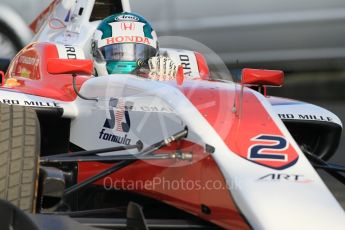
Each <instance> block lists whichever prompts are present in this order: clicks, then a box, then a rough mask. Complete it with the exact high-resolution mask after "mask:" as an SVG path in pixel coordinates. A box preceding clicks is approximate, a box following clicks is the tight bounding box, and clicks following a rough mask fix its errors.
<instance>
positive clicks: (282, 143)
mask: <svg viewBox="0 0 345 230" xmlns="http://www.w3.org/2000/svg"><path fill="white" fill-rule="evenodd" d="M251 141H255V142H261V143H259V144H254V145H252V146H250V147H249V149H248V159H250V160H257V161H260V160H262V161H264V160H266V161H267V160H268V161H287V160H288V159H287V156H288V155H287V154H286V153H284V152H283V151H284V150H286V149H287V148H288V144H287V141H286V140H285V138H284V137H281V136H275V135H268V134H261V135H259V136H256V137H254V138H252V139H251ZM262 142H265V144H263V143H262Z"/></svg>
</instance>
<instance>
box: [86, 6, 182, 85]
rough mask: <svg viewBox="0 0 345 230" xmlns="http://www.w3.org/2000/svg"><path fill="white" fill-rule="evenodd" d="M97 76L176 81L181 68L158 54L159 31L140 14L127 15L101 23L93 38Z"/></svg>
mask: <svg viewBox="0 0 345 230" xmlns="http://www.w3.org/2000/svg"><path fill="white" fill-rule="evenodd" d="M92 56H93V60H94V66H95V71H96V73H95V75H97V76H106V75H109V74H129V73H131V74H136V75H139V76H144V77H148V78H150V79H154V80H174V79H175V78H176V75H177V69H178V66H177V65H176V64H175V63H174V62H173V61H172V60H171V59H170V58H167V57H163V56H159V55H158V41H157V35H156V32H155V31H154V30H153V29H152V27H151V25H150V24H149V23H148V22H147V21H146V20H145V19H144V18H143V17H142V16H140V15H137V14H133V13H128V12H123V13H119V14H115V15H111V16H109V17H107V18H105V19H103V21H102V22H101V23H100V25H99V26H98V27H97V29H96V31H95V33H94V36H93V39H92Z"/></svg>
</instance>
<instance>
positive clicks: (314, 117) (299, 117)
mask: <svg viewBox="0 0 345 230" xmlns="http://www.w3.org/2000/svg"><path fill="white" fill-rule="evenodd" d="M278 116H279V118H280V119H296V120H311V121H333V120H332V118H331V117H326V116H322V115H312V114H282V113H280V114H278Z"/></svg>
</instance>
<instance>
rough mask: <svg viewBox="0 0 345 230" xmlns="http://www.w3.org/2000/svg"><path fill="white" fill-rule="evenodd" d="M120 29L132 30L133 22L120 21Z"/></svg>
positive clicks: (133, 27)
mask: <svg viewBox="0 0 345 230" xmlns="http://www.w3.org/2000/svg"><path fill="white" fill-rule="evenodd" d="M121 29H122V30H134V29H135V24H134V23H133V22H122V23H121Z"/></svg>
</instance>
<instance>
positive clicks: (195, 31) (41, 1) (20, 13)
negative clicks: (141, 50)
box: [0, 0, 345, 207]
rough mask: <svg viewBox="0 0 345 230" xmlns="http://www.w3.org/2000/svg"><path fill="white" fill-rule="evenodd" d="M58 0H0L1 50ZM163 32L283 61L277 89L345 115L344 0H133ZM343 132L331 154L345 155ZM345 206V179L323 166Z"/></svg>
mask: <svg viewBox="0 0 345 230" xmlns="http://www.w3.org/2000/svg"><path fill="white" fill-rule="evenodd" d="M107 1H112V0H105V2H107ZM50 2H51V0H0V57H9V58H11V57H13V56H14V55H15V54H16V52H17V51H18V50H19V49H21V48H22V47H23V46H24V45H25V44H27V43H28V42H29V41H30V39H31V38H32V36H33V34H32V32H31V31H30V29H29V28H28V25H29V24H30V23H31V22H32V21H33V20H34V18H35V17H36V16H37V15H38V14H39V12H41V11H42V10H43V9H45V8H46V7H47V6H48V5H49V3H50ZM130 4H131V8H132V11H133V12H137V13H139V14H141V15H143V16H145V17H146V18H147V19H148V20H149V21H150V22H151V23H152V26H153V28H155V29H156V30H157V33H158V36H165V35H172V36H183V37H188V38H192V39H194V40H197V41H199V42H201V43H203V44H204V45H206V46H208V47H209V48H211V49H212V50H213V51H215V52H216V53H217V54H218V55H219V56H220V57H221V58H222V60H223V61H224V62H225V63H226V65H227V67H228V68H229V69H231V70H237V69H241V68H243V67H252V68H267V69H281V70H284V71H285V73H286V80H285V85H284V86H283V87H282V88H272V89H270V90H269V93H270V94H271V95H275V96H283V97H288V98H294V99H298V100H304V101H307V102H311V103H314V104H317V105H320V106H323V107H325V108H326V109H329V110H331V111H333V112H334V113H335V114H337V115H338V116H339V117H340V119H341V120H342V121H343V122H345V1H344V0H260V1H257V0H241V1H233V0H212V1H210V0H130ZM344 139H345V138H344V135H343V137H342V142H341V143H340V148H339V150H338V152H337V154H336V155H335V156H334V157H333V158H332V159H331V161H332V162H337V163H345V140H344ZM322 176H323V177H324V178H325V179H326V182H327V183H328V185H329V186H330V188H331V190H332V191H333V192H334V193H335V195H336V196H337V198H338V199H339V200H340V201H341V202H342V204H343V207H345V193H344V192H342V191H344V187H343V186H342V185H340V184H339V183H338V182H336V181H335V180H334V179H332V178H329V177H327V176H326V175H324V174H322Z"/></svg>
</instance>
